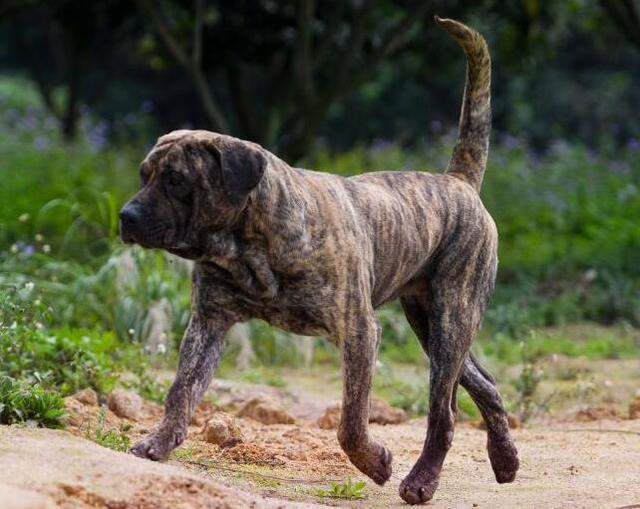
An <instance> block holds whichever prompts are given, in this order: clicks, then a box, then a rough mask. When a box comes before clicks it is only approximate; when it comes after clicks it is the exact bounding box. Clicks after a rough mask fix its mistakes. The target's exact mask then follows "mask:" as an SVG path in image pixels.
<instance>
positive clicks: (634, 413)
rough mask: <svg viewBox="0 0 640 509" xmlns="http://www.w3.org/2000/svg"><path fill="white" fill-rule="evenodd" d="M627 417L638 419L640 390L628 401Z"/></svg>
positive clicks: (639, 416) (639, 413)
mask: <svg viewBox="0 0 640 509" xmlns="http://www.w3.org/2000/svg"><path fill="white" fill-rule="evenodd" d="M629 419H640V391H638V392H636V395H635V397H634V398H633V399H632V400H631V403H629Z"/></svg>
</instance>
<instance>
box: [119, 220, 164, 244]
mask: <svg viewBox="0 0 640 509" xmlns="http://www.w3.org/2000/svg"><path fill="white" fill-rule="evenodd" d="M120 239H121V240H122V242H124V243H125V244H138V245H139V246H142V247H144V248H150V249H153V248H155V249H158V248H159V249H167V250H169V249H171V248H172V246H173V245H175V244H176V240H175V230H174V229H172V228H168V227H166V226H157V227H155V228H153V227H152V228H145V227H141V228H131V227H127V226H126V225H123V224H122V223H121V224H120Z"/></svg>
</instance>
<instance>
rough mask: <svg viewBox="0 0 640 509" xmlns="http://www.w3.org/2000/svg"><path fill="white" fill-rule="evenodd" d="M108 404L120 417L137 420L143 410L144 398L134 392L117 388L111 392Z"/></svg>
mask: <svg viewBox="0 0 640 509" xmlns="http://www.w3.org/2000/svg"><path fill="white" fill-rule="evenodd" d="M107 405H108V406H109V410H111V411H112V412H113V413H114V414H116V415H117V416H118V417H123V418H125V419H131V420H133V421H135V420H137V419H138V418H139V417H140V413H141V411H142V398H141V397H140V396H138V395H137V394H136V393H134V392H130V391H125V390H123V389H116V390H114V391H113V392H112V393H111V394H109V399H108V400H107Z"/></svg>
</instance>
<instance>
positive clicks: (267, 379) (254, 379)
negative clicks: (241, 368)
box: [242, 366, 287, 387]
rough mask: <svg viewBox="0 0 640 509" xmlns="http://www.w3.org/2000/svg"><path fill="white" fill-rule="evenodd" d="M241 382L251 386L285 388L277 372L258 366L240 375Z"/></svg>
mask: <svg viewBox="0 0 640 509" xmlns="http://www.w3.org/2000/svg"><path fill="white" fill-rule="evenodd" d="M242 380H244V381H245V382H249V383H252V384H259V385H270V386H272V387H286V385H287V383H286V382H285V381H284V379H283V378H282V377H281V376H280V375H279V374H278V372H277V371H274V370H272V369H267V368H265V367H264V366H258V367H254V368H251V369H249V370H248V371H246V372H244V373H243V374H242Z"/></svg>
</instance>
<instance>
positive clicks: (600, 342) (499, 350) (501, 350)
mask: <svg viewBox="0 0 640 509" xmlns="http://www.w3.org/2000/svg"><path fill="white" fill-rule="evenodd" d="M480 345H481V348H482V351H483V352H484V355H486V356H488V357H491V358H495V359H499V360H500V361H501V362H504V363H507V364H518V363H520V362H522V352H523V350H526V351H527V352H528V353H527V355H528V356H529V357H542V356H550V355H553V354H559V355H566V356H567V357H586V358H587V359H625V358H636V357H638V352H639V347H640V345H638V343H637V339H635V338H634V336H633V335H632V334H609V335H606V336H590V337H588V338H586V339H576V338H575V337H569V336H564V335H555V334H554V335H553V336H550V335H547V334H544V333H540V332H530V333H529V334H528V335H526V336H525V337H524V338H522V340H520V341H518V340H514V339H513V338H511V337H509V336H506V335H502V334H497V335H495V336H494V337H493V338H492V339H489V340H484V341H482V342H481V344H480Z"/></svg>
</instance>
